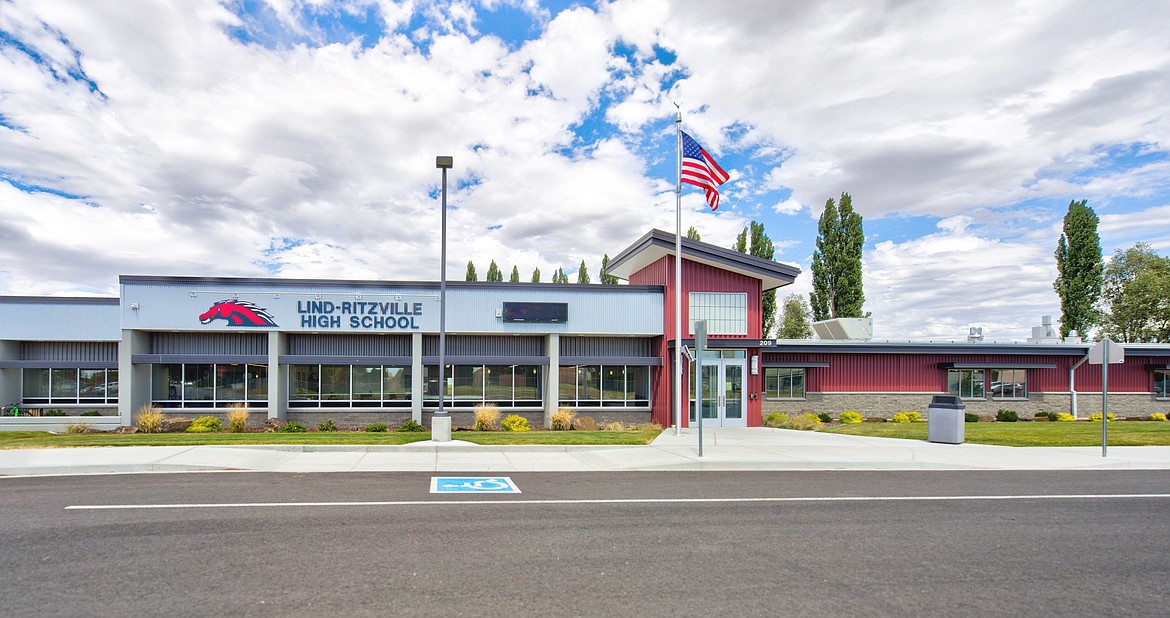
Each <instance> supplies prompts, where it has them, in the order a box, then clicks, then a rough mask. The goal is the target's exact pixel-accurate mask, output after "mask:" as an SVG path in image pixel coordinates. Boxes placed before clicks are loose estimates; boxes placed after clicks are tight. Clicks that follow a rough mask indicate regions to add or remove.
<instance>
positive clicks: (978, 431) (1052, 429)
mask: <svg viewBox="0 0 1170 618" xmlns="http://www.w3.org/2000/svg"><path fill="white" fill-rule="evenodd" d="M822 431H825V432H828V433H841V434H848V435H851V436H873V437H877V438H905V439H908V440H925V439H926V423H861V424H858V425H840V426H837V427H830V428H827V429H824V430H822ZM963 433H964V441H966V442H970V443H972V444H995V445H999V446H1101V423H1100V422H1096V423H1094V422H1090V421H1078V422H1075V423H966V424H965V425H964V429H963ZM1109 446H1170V423H1167V422H1163V421H1119V422H1113V423H1109Z"/></svg>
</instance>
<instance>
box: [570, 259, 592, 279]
mask: <svg viewBox="0 0 1170 618" xmlns="http://www.w3.org/2000/svg"><path fill="white" fill-rule="evenodd" d="M565 283H568V282H567V281H566V282H565ZM577 283H589V268H588V267H587V266H585V260H581V266H580V267H578V268H577Z"/></svg>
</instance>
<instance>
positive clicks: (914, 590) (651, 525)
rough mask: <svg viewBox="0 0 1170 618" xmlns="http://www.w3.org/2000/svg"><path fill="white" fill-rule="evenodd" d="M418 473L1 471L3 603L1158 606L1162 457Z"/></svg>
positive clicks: (1168, 508) (635, 611)
mask: <svg viewBox="0 0 1170 618" xmlns="http://www.w3.org/2000/svg"><path fill="white" fill-rule="evenodd" d="M432 476H434V475H433V474H432V473H429V472H428V473H402V472H397V473H370V474H355V473H348V474H306V475H300V474H295V475H294V474H265V473H209V474H140V475H122V476H77V477H36V478H0V522H2V523H0V581H2V582H3V583H2V585H0V615H2V616H41V615H66V616H68V615H102V616H123V615H135V616H144V615H164V614H165V615H168V616H187V615H192V616H220V615H245V616H252V615H255V616H285V615H380V616H386V615H431V616H436V615H438V616H459V615H464V616H530V615H531V616H537V615H539V616H562V615H563V616H585V615H589V616H603V615H605V616H609V615H631V616H633V615H639V616H641V615H648V616H668V615H669V616H695V615H800V616H806V615H809V616H854V615H930V616H950V615H962V616H966V615H988V614H1004V615H1017V616H1055V615H1062V616H1068V615H1076V616H1090V615H1092V616H1099V615H1127V616H1132V615H1158V616H1165V615H1166V614H1167V608H1168V607H1170V475H1167V474H1166V473H1165V471H1155V472H1141V471H1124V472H1037V473H1029V472H654V473H652V472H632V473H616V472H611V473H591V474H586V473H523V474H520V473H517V474H511V475H510V476H511V478H512V480H513V481H514V482H515V483H516V485H517V486H518V487H519V488H520V489H521V491H522V493H520V494H495V495H434V494H431V493H429V491H430V485H431V477H432ZM444 476H460V475H456V474H451V475H444ZM477 476H490V474H477ZM1136 494H1142V495H1143V497H1133V496H1135V495H1136ZM1116 495H1125V496H1131V497H1100V496H1116ZM1093 496H1098V497H1093ZM1005 497H1006V498H1005ZM906 498H911V499H906ZM307 502H312V503H317V504H314V505H306V504H304V503H307ZM290 503H298V504H290ZM338 503H346V504H338ZM180 505H188V506H180ZM190 505H204V506H201V507H198V508H196V507H194V506H190ZM207 505H211V506H207ZM96 506H102V507H116V508H100V509H99V508H91V507H96ZM76 507H83V508H76ZM127 507H135V508H127ZM144 507H145V508H144Z"/></svg>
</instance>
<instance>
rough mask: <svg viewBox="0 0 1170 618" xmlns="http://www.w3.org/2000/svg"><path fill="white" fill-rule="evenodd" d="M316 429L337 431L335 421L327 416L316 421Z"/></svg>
mask: <svg viewBox="0 0 1170 618" xmlns="http://www.w3.org/2000/svg"><path fill="white" fill-rule="evenodd" d="M317 431H337V423H334V422H333V419H331V418H327V419H325V420H323V421H321V422H320V423H317Z"/></svg>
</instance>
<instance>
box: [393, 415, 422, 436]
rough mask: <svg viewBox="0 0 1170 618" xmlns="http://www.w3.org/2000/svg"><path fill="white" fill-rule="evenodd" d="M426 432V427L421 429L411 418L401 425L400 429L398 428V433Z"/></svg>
mask: <svg viewBox="0 0 1170 618" xmlns="http://www.w3.org/2000/svg"><path fill="white" fill-rule="evenodd" d="M426 430H427V428H426V427H423V426H422V425H421V424H420V423H419V422H418V421H416V420H414V419H413V418H412V419H410V420H408V421H406V422H405V423H403V424H402V426H401V427H399V428H398V432H399V433H419V432H422V431H426Z"/></svg>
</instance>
